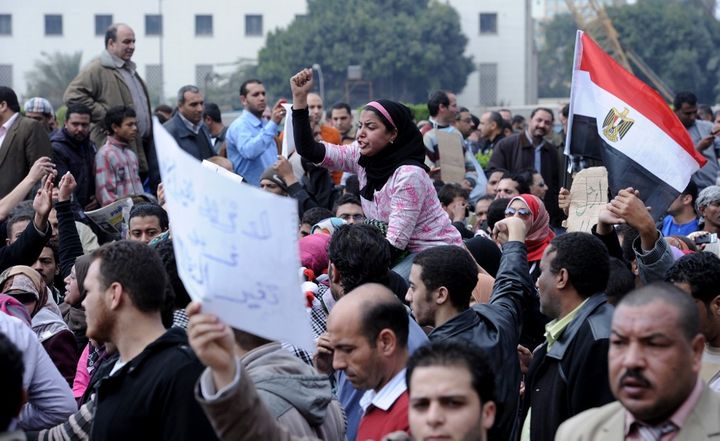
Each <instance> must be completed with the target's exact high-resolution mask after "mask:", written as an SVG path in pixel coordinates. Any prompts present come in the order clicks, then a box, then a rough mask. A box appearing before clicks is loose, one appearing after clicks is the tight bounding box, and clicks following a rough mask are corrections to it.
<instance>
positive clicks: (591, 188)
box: [575, 179, 603, 216]
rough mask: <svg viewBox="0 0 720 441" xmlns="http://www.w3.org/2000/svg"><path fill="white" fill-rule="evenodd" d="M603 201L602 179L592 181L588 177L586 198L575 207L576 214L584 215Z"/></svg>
mask: <svg viewBox="0 0 720 441" xmlns="http://www.w3.org/2000/svg"><path fill="white" fill-rule="evenodd" d="M602 202H603V188H602V181H601V180H599V179H598V180H596V181H591V180H590V179H587V180H586V181H585V200H584V201H580V202H579V203H578V205H577V207H576V208H575V214H576V215H577V216H583V215H584V214H585V212H586V211H587V210H589V209H592V208H593V207H595V206H597V205H598V204H601V203H602Z"/></svg>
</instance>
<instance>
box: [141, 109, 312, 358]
mask: <svg viewBox="0 0 720 441" xmlns="http://www.w3.org/2000/svg"><path fill="white" fill-rule="evenodd" d="M153 124H154V127H153V129H154V136H155V146H156V148H157V154H158V162H159V164H160V174H161V176H162V182H163V185H164V187H165V199H166V202H167V208H168V214H169V217H170V223H171V227H172V236H173V247H174V249H175V258H176V261H177V266H178V274H179V276H180V278H181V279H182V281H183V284H184V285H185V287H186V288H187V291H188V293H189V294H190V296H191V297H192V298H193V300H196V301H201V302H202V303H203V311H205V312H209V313H212V314H215V315H217V316H218V317H220V318H221V319H222V320H223V321H224V322H225V323H227V324H228V325H230V326H232V327H234V328H237V329H241V330H243V331H246V332H250V333H252V334H256V335H258V336H260V337H264V338H267V339H270V340H279V341H286V342H289V343H292V344H294V345H296V346H300V347H303V348H305V349H307V350H309V351H313V350H314V343H313V339H312V332H311V329H310V320H309V317H308V315H307V312H306V310H305V297H304V296H303V294H302V291H301V289H300V286H301V280H300V273H299V271H298V269H299V268H300V257H299V251H298V244H297V224H298V214H297V202H296V201H295V200H294V199H292V198H288V197H281V196H277V195H274V194H272V193H268V192H265V191H262V190H260V189H259V188H256V187H254V186H251V185H245V184H242V183H239V182H238V181H237V180H235V179H231V178H229V177H228V176H226V175H225V174H223V173H217V171H216V170H214V169H211V168H208V167H204V166H202V165H201V164H200V163H199V162H198V161H197V160H196V159H195V158H193V157H192V156H190V155H189V154H188V153H186V152H185V151H183V150H182V149H181V148H180V147H178V145H177V143H176V142H175V139H173V137H172V136H170V134H168V133H167V131H165V129H164V128H163V126H162V125H160V124H159V122H158V121H157V119H155V120H154V123H153Z"/></svg>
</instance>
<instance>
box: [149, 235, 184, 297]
mask: <svg viewBox="0 0 720 441" xmlns="http://www.w3.org/2000/svg"><path fill="white" fill-rule="evenodd" d="M155 251H157V253H158V256H160V260H161V261H162V263H163V266H164V267H165V274H167V276H168V284H167V288H168V289H167V290H166V291H172V295H173V297H174V299H173V300H174V301H173V307H174V308H179V309H182V308H185V307H186V306H187V305H188V303H190V301H191V298H190V294H188V292H187V290H186V289H185V285H184V284H183V282H182V280H180V276H179V275H178V270H177V261H176V260H175V250H174V249H173V241H172V239H168V240H163V241H160V242H158V243H157V244H156V245H155Z"/></svg>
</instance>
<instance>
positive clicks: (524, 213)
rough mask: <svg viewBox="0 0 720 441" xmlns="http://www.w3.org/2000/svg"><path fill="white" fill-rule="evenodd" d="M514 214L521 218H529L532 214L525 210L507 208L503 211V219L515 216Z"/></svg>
mask: <svg viewBox="0 0 720 441" xmlns="http://www.w3.org/2000/svg"><path fill="white" fill-rule="evenodd" d="M515 213H517V214H519V215H520V216H521V217H530V216H531V215H532V212H531V211H530V210H529V209H527V208H513V207H507V208H506V209H505V217H510V216H515Z"/></svg>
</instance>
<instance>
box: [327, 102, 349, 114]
mask: <svg viewBox="0 0 720 441" xmlns="http://www.w3.org/2000/svg"><path fill="white" fill-rule="evenodd" d="M341 109H345V110H347V113H348V114H350V115H352V109H351V108H350V104H348V103H343V102H339V103H335V104H333V106H332V107H331V108H330V111H331V112H332V111H333V110H341Z"/></svg>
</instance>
